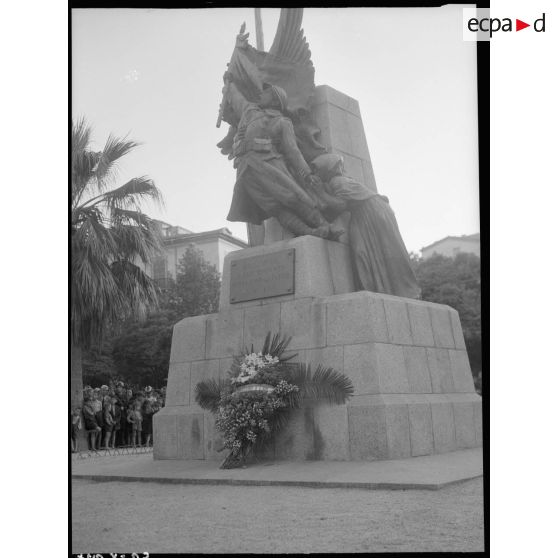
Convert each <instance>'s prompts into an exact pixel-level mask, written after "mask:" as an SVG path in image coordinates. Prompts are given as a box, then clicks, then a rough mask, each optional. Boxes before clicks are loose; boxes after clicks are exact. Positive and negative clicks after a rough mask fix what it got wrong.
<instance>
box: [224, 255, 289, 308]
mask: <svg viewBox="0 0 558 558" xmlns="http://www.w3.org/2000/svg"><path fill="white" fill-rule="evenodd" d="M294 265H295V251H294V248H290V249H288V250H281V251H280V252H274V253H272V254H264V255H262V256H252V257H250V258H243V259H239V260H235V261H233V262H231V304H234V303H236V302H245V301H247V300H257V299H259V298H268V297H272V296H281V295H289V294H293V293H294V287H295V281H294Z"/></svg>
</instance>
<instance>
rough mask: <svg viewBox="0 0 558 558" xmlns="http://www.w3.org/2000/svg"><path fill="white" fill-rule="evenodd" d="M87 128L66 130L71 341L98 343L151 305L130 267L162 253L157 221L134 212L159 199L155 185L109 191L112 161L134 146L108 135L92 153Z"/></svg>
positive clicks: (150, 295)
mask: <svg viewBox="0 0 558 558" xmlns="http://www.w3.org/2000/svg"><path fill="white" fill-rule="evenodd" d="M90 144H91V127H90V126H88V125H87V124H86V122H85V120H83V119H81V120H79V121H78V122H77V123H76V124H74V126H73V129H72V153H71V157H72V200H71V242H72V284H71V335H72V343H73V344H74V345H77V346H80V347H88V346H90V345H91V344H94V343H99V342H100V341H101V340H102V337H103V334H104V333H105V332H106V331H107V329H108V327H110V324H111V323H113V322H114V321H117V320H121V319H123V318H125V317H127V316H130V315H134V314H136V315H138V314H141V313H142V312H145V311H146V310H147V308H149V306H150V305H152V304H154V303H156V301H157V296H156V289H155V285H154V283H153V282H152V281H151V279H150V278H149V277H148V276H147V275H146V274H145V273H144V272H143V271H142V270H141V269H140V267H138V265H136V263H137V262H138V261H141V262H143V263H147V262H148V261H149V260H150V259H151V258H152V257H153V256H154V255H155V254H157V253H158V251H159V250H160V246H161V244H160V235H159V232H158V229H157V227H156V226H155V223H154V222H153V221H152V220H151V219H150V218H149V217H148V216H147V215H145V214H144V213H142V212H141V210H140V203H141V202H142V201H143V200H145V199H151V200H155V201H158V202H160V201H161V194H160V192H159V190H158V189H157V188H156V187H155V185H154V184H153V181H152V180H150V179H149V178H147V177H145V176H143V177H140V178H133V179H131V180H129V181H128V182H126V183H125V184H123V185H122V186H119V187H117V188H115V189H113V190H109V189H108V186H109V184H110V183H111V182H113V181H114V179H115V178H116V166H117V163H118V160H119V159H120V158H121V157H123V156H124V155H126V154H127V153H129V152H130V151H131V150H132V149H133V148H134V147H136V146H137V145H138V144H137V143H135V142H133V141H129V140H127V139H119V138H116V137H114V136H109V138H108V140H107V142H106V144H105V146H104V148H103V149H102V150H101V151H93V150H91V149H90Z"/></svg>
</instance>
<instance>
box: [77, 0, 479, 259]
mask: <svg viewBox="0 0 558 558" xmlns="http://www.w3.org/2000/svg"><path fill="white" fill-rule="evenodd" d="M279 11H280V10H279V9H273V8H264V9H262V20H263V31H264V42H265V49H266V50H268V49H269V47H270V46H271V43H272V42H273V37H274V36H275V30H276V28H277V22H278V19H279ZM242 22H246V30H247V31H249V32H250V39H249V40H250V44H252V45H253V46H255V44H256V37H255V29H254V10H253V9H252V8H213V9H184V10H164V9H147V10H146V9H77V10H76V9H75V10H72V115H73V117H74V118H77V117H82V116H83V117H85V118H86V119H87V121H88V122H89V123H90V124H91V125H92V127H93V138H94V143H93V146H92V147H93V148H96V149H97V148H98V149H100V148H101V147H102V145H103V144H104V142H105V140H106V138H107V137H108V135H109V134H110V133H112V134H114V135H117V136H125V135H128V136H129V137H130V138H131V139H134V140H136V141H138V142H140V143H141V146H140V147H138V148H136V150H135V151H134V152H132V153H131V154H129V155H127V156H126V157H125V158H123V159H122V162H121V164H120V166H119V176H118V178H117V182H116V183H115V186H118V185H120V184H122V183H124V182H125V181H126V180H128V179H130V178H132V177H135V176H143V175H148V176H149V177H150V178H152V179H153V180H154V182H155V184H156V185H157V186H158V187H159V188H160V190H161V191H162V193H163V197H164V200H165V206H164V207H163V208H157V207H155V206H149V205H147V206H145V208H144V209H145V211H146V212H147V213H148V214H149V215H151V216H152V217H155V218H158V219H162V220H164V221H166V222H169V223H171V224H173V225H180V226H182V227H185V228H187V229H190V230H192V231H195V232H201V231H204V230H211V229H217V228H221V227H228V228H229V229H230V230H231V231H232V232H233V234H234V235H235V236H238V237H240V238H242V239H246V225H245V224H244V223H230V222H228V221H227V220H226V215H227V213H228V209H229V206H230V201H231V197H232V190H233V186H234V182H235V170H234V169H233V168H232V162H231V161H229V160H228V159H227V158H226V157H225V156H223V155H221V154H220V152H219V150H218V149H217V147H216V144H217V142H218V141H219V140H221V139H222V138H223V136H224V135H225V134H226V132H227V128H228V126H227V125H226V123H224V124H223V125H222V126H221V128H219V129H218V128H216V126H215V123H216V119H217V113H218V108H219V103H220V100H221V88H222V76H223V72H224V71H225V68H226V63H227V62H228V61H229V60H230V56H231V53H232V50H233V47H234V42H235V37H236V34H237V33H238V31H239V29H240V25H241V24H242ZM461 25H462V6H444V7H442V8H306V9H305V10H304V16H303V22H302V26H303V28H304V30H305V35H306V39H307V41H308V43H309V46H310V50H311V51H312V61H313V63H314V66H315V70H316V73H315V82H316V85H322V84H327V85H330V86H331V87H334V88H335V89H337V90H339V91H342V92H343V93H345V94H347V95H349V96H351V97H353V98H355V99H357V100H358V102H359V104H360V111H361V115H362V119H363V123H364V129H365V132H366V137H367V142H368V147H369V150H370V156H371V160H372V166H373V168H374V174H375V177H376V183H377V186H378V191H379V192H380V193H382V194H385V195H387V196H388V197H389V199H390V203H391V206H392V208H393V210H394V211H395V214H396V217H397V220H398V223H399V228H400V230H401V234H402V236H403V239H404V241H405V244H406V246H407V249H408V250H409V251H415V252H418V251H419V250H420V249H421V248H422V247H424V246H426V245H428V244H430V243H432V242H434V241H436V240H439V239H441V238H444V237H445V236H448V235H462V234H472V233H475V232H478V231H479V202H478V151H477V147H478V142H477V102H476V95H477V83H476V43H475V42H466V41H463V39H462V27H461Z"/></svg>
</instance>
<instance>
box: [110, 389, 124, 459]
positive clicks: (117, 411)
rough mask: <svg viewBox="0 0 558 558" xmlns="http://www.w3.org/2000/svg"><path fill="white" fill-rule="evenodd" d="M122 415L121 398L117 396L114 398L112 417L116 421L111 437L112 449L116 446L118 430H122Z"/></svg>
mask: <svg viewBox="0 0 558 558" xmlns="http://www.w3.org/2000/svg"><path fill="white" fill-rule="evenodd" d="M121 415H122V408H121V407H120V399H118V397H116V396H115V397H113V398H112V419H113V421H114V426H113V427H112V439H111V442H112V443H111V445H112V449H114V448H115V446H116V435H117V432H119V431H120V424H121V419H122V416H121Z"/></svg>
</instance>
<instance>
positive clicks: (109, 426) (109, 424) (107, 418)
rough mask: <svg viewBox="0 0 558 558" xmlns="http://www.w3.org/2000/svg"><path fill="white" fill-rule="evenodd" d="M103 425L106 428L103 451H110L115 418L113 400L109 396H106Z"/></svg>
mask: <svg viewBox="0 0 558 558" xmlns="http://www.w3.org/2000/svg"><path fill="white" fill-rule="evenodd" d="M103 424H104V427H105V428H104V430H105V445H104V446H103V449H108V448H109V442H110V439H111V437H112V432H113V428H114V418H113V416H112V399H111V398H110V396H108V395H107V396H105V399H104V401H103Z"/></svg>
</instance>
